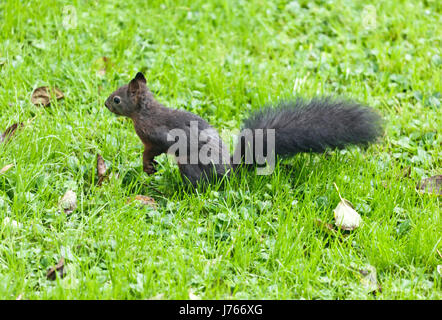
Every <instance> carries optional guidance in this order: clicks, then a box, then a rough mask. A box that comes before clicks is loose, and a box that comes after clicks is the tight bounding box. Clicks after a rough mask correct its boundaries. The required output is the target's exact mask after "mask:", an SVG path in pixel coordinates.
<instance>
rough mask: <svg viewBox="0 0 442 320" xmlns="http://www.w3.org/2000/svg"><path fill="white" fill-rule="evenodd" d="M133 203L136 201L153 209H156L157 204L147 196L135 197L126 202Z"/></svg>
mask: <svg viewBox="0 0 442 320" xmlns="http://www.w3.org/2000/svg"><path fill="white" fill-rule="evenodd" d="M133 201H138V202H140V203H141V204H143V205H145V206H151V207H153V208H156V207H157V203H156V202H155V200H154V198H151V197H148V196H142V195H137V196H135V198H133V199H131V198H129V199H128V201H127V202H133Z"/></svg>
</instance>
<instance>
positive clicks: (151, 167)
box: [143, 160, 158, 175]
mask: <svg viewBox="0 0 442 320" xmlns="http://www.w3.org/2000/svg"><path fill="white" fill-rule="evenodd" d="M154 164H158V163H157V162H156V161H155V160H153V161H152V162H150V163H149V164H146V165H144V166H143V171H144V172H146V173H147V174H148V175H151V174H154V173H155V172H157V170H156V169H155V167H154Z"/></svg>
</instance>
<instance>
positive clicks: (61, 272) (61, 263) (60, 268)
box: [46, 257, 66, 280]
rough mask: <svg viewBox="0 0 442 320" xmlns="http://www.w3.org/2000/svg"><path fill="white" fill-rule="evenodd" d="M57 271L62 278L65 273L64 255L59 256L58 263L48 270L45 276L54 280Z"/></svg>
mask: <svg viewBox="0 0 442 320" xmlns="http://www.w3.org/2000/svg"><path fill="white" fill-rule="evenodd" d="M57 273H58V276H59V277H60V278H63V277H64V276H65V275H66V272H65V271H64V257H61V258H60V260H59V261H58V263H57V264H56V265H55V266H54V267H52V268H50V269H49V270H48V272H47V273H46V278H48V279H49V280H55V279H56V278H57Z"/></svg>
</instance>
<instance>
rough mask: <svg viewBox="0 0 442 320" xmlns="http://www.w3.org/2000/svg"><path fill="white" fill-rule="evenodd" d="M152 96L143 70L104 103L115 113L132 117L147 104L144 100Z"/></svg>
mask: <svg viewBox="0 0 442 320" xmlns="http://www.w3.org/2000/svg"><path fill="white" fill-rule="evenodd" d="M151 96H152V94H151V93H150V91H149V89H148V88H147V86H146V78H145V77H144V75H143V74H142V73H141V72H138V73H137V75H136V76H135V78H133V79H132V80H131V81H130V82H129V84H126V85H124V86H122V87H120V88H118V89H117V90H115V91H114V92H112V94H111V95H110V96H109V97H108V98H107V99H106V102H105V103H104V105H105V106H106V108H108V109H109V111H111V112H113V113H115V114H118V115H120V116H126V117H130V116H131V115H133V114H134V113H136V112H137V111H139V110H140V109H141V107H142V105H143V104H145V103H142V102H145V101H146V98H149V97H151Z"/></svg>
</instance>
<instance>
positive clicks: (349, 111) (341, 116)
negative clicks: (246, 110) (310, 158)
mask: <svg viewBox="0 0 442 320" xmlns="http://www.w3.org/2000/svg"><path fill="white" fill-rule="evenodd" d="M243 128H249V129H252V130H253V129H275V149H276V154H277V155H278V156H281V157H287V156H293V155H295V154H297V153H299V152H324V151H325V150H326V149H327V148H344V147H345V146H347V145H350V144H361V145H366V144H368V143H370V142H374V141H375V140H376V138H377V137H378V136H379V135H380V134H381V133H382V121H381V118H380V116H379V115H378V114H376V113H375V112H374V111H373V110H372V109H370V108H368V107H365V106H362V105H360V104H358V103H355V102H350V101H344V100H333V99H331V98H322V99H320V98H315V99H312V100H310V101H306V100H303V99H297V100H295V101H285V102H282V103H280V104H279V105H278V106H276V107H275V108H271V107H266V108H263V109H261V110H259V111H257V112H255V113H253V114H252V115H251V116H250V117H249V118H248V119H246V120H245V121H244V125H243Z"/></svg>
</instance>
